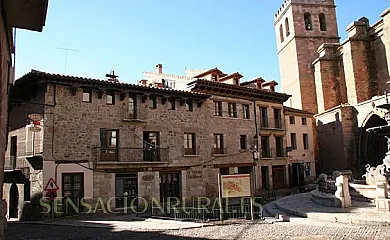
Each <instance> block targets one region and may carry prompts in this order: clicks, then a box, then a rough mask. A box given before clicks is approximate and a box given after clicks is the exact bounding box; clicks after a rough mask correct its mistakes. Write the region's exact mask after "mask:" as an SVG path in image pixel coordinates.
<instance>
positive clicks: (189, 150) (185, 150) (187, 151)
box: [183, 147, 199, 156]
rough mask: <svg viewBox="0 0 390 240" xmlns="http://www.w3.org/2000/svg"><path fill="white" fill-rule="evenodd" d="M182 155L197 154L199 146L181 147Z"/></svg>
mask: <svg viewBox="0 0 390 240" xmlns="http://www.w3.org/2000/svg"><path fill="white" fill-rule="evenodd" d="M183 155H184V156H191V155H196V156H197V155H199V147H195V148H183Z"/></svg>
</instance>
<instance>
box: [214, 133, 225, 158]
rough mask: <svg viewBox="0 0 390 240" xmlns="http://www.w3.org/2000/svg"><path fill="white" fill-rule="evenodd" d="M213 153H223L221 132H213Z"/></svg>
mask: <svg viewBox="0 0 390 240" xmlns="http://www.w3.org/2000/svg"><path fill="white" fill-rule="evenodd" d="M214 154H224V148H223V134H219V133H215V134H214Z"/></svg>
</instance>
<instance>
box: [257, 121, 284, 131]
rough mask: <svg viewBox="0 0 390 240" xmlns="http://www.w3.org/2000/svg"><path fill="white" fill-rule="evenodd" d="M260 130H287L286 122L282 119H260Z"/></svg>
mask: <svg viewBox="0 0 390 240" xmlns="http://www.w3.org/2000/svg"><path fill="white" fill-rule="evenodd" d="M259 127H260V129H278V130H286V121H285V120H284V119H280V118H260V124H259Z"/></svg>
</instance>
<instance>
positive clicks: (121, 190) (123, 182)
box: [115, 173, 138, 208]
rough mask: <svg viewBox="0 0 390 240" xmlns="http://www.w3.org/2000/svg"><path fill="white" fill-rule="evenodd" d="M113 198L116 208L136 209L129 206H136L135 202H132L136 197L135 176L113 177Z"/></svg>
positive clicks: (118, 175)
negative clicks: (114, 198)
mask: <svg viewBox="0 0 390 240" xmlns="http://www.w3.org/2000/svg"><path fill="white" fill-rule="evenodd" d="M115 197H116V202H115V206H116V208H125V207H126V208H128V207H136V206H135V205H134V206H131V204H132V202H133V204H136V203H137V201H133V200H134V199H136V198H137V197H138V188H137V174H136V173H133V174H116V176H115Z"/></svg>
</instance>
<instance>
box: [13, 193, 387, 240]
mask: <svg viewBox="0 0 390 240" xmlns="http://www.w3.org/2000/svg"><path fill="white" fill-rule="evenodd" d="M264 214H265V216H266V218H265V220H255V221H249V220H228V221H224V222H206V223H199V222H188V221H174V220H163V219H155V218H147V217H137V216H135V215H128V214H118V215H109V214H79V215H75V216H72V217H65V218H59V219H54V220H45V221H37V222H10V223H9V225H8V229H7V231H6V237H7V239H29V240H38V239H40V240H41V239H42V240H45V239H72V240H78V239H80V240H81V239H148V240H153V239H249V240H250V239H390V212H384V211H377V210H376V209H375V207H374V206H373V204H372V203H362V202H354V201H353V205H352V207H350V208H347V209H341V208H332V207H325V206H322V205H320V204H317V203H315V202H313V201H312V198H311V195H310V193H302V194H296V195H292V196H288V197H284V198H281V199H278V200H276V201H274V202H272V203H270V204H267V205H265V206H264ZM280 215H282V216H284V217H280ZM274 216H278V217H279V218H275V217H274ZM282 219H284V221H283V220H282ZM286 220H288V221H286Z"/></svg>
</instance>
